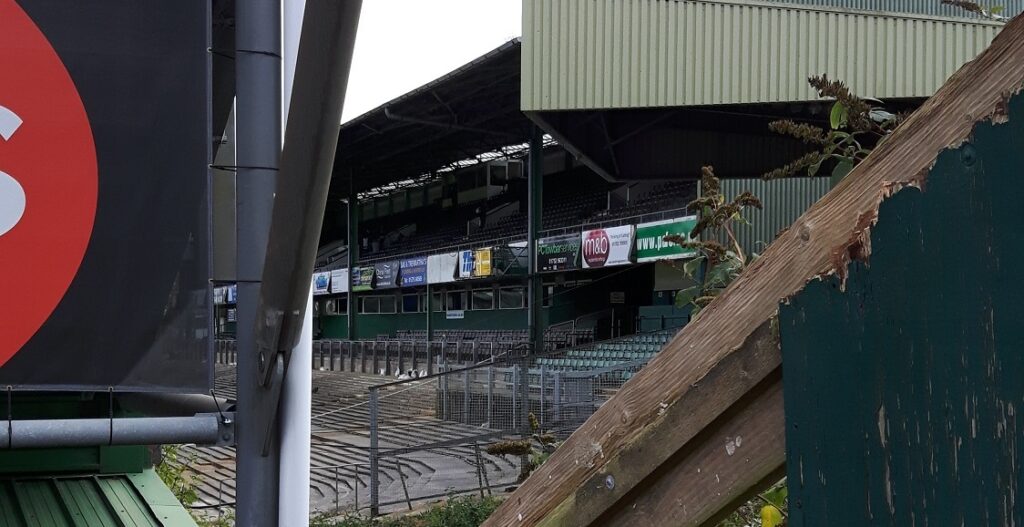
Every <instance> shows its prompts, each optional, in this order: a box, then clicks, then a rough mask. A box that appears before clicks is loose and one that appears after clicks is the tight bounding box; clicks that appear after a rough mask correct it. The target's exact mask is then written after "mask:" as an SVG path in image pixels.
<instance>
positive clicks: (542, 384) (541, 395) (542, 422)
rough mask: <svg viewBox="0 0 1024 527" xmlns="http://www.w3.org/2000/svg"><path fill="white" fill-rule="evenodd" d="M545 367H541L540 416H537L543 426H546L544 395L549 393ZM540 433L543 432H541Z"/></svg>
mask: <svg viewBox="0 0 1024 527" xmlns="http://www.w3.org/2000/svg"><path fill="white" fill-rule="evenodd" d="M544 381H545V379H544V365H541V367H540V412H539V413H540V415H539V416H537V419H538V421H539V422H540V424H541V426H542V427H543V426H544V393H545V392H546V391H547V384H546V383H545V382H544ZM540 432H543V431H542V430H540Z"/></svg>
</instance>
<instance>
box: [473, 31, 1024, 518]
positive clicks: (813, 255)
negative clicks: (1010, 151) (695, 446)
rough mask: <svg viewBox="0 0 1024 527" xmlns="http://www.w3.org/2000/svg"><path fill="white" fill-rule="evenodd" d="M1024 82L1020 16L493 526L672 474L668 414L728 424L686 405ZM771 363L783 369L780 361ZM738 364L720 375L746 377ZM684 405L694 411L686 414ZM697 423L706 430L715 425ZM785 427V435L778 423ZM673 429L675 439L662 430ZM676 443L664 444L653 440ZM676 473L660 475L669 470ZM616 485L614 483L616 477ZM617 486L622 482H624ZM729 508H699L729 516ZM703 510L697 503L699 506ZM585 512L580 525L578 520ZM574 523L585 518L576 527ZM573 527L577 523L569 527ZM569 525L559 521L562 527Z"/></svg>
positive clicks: (716, 402)
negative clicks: (597, 489)
mask: <svg viewBox="0 0 1024 527" xmlns="http://www.w3.org/2000/svg"><path fill="white" fill-rule="evenodd" d="M1022 83H1024V18H1020V17H1018V19H1016V20H1014V21H1012V22H1010V23H1009V24H1008V25H1007V26H1006V28H1004V29H1003V31H1002V32H1001V33H1000V34H999V36H997V37H996V38H995V40H994V41H993V42H992V45H991V46H990V47H989V48H988V49H987V50H986V51H985V52H983V53H982V54H981V55H979V57H978V58H976V59H975V60H974V61H972V62H970V63H968V64H966V65H965V66H964V67H963V68H961V69H960V71H958V72H957V73H956V74H954V75H953V77H951V78H950V80H949V81H947V83H946V84H945V85H944V86H943V87H942V89H940V90H939V92H938V93H937V94H936V95H935V96H934V97H932V98H931V99H929V100H928V102H926V103H925V104H924V105H923V106H922V107H921V109H919V110H918V111H917V112H915V114H914V115H913V116H911V117H910V118H909V119H908V120H907V122H906V123H904V125H903V126H901V127H900V128H899V130H897V131H896V132H894V134H893V135H892V136H891V137H890V138H889V139H888V140H887V141H885V142H884V143H883V144H882V145H880V146H879V147H878V148H877V149H876V151H875V152H874V153H873V154H872V155H871V156H870V157H869V158H868V159H866V160H865V161H864V162H862V163H861V164H860V165H858V166H857V168H856V169H854V171H853V172H852V173H851V174H850V175H849V176H848V177H847V178H846V179H845V180H844V181H843V182H842V183H841V184H840V185H838V186H837V187H836V188H835V189H833V191H832V192H830V193H829V194H827V195H826V196H825V197H824V198H822V199H821V200H820V201H819V202H818V203H816V204H815V205H814V206H813V207H811V208H810V209H809V210H808V211H807V212H806V213H805V214H804V215H803V216H801V217H800V218H799V219H798V220H797V221H796V222H795V223H794V224H793V226H791V227H790V229H789V230H787V231H786V232H785V233H783V234H782V236H780V237H779V239H778V240H776V241H775V242H774V243H772V245H771V246H769V248H768V249H767V251H765V253H764V255H762V257H761V258H759V259H758V260H757V261H756V262H755V263H754V264H752V265H751V266H750V268H748V269H747V270H746V272H744V273H743V275H742V276H741V277H740V278H738V279H737V280H736V281H735V282H734V283H733V284H732V286H731V287H730V288H729V289H728V290H727V291H726V292H725V293H723V294H722V295H721V296H720V297H719V298H718V299H717V300H716V301H715V302H714V303H712V304H711V305H710V306H709V307H708V308H707V309H706V310H705V311H704V312H703V313H702V314H701V316H700V317H699V318H698V319H697V320H696V321H694V322H693V323H691V324H689V325H688V326H687V327H686V328H685V329H684V330H683V331H681V332H680V333H679V334H678V335H676V337H675V338H674V339H673V341H672V342H671V343H669V345H668V346H667V347H666V349H665V350H664V351H662V352H661V353H659V354H658V356H656V357H655V358H654V360H652V361H651V363H650V364H649V365H648V366H647V367H646V368H644V369H643V370H642V371H641V372H640V373H639V374H638V375H637V376H635V377H634V378H633V379H631V380H630V381H629V382H627V383H626V385H625V386H624V387H623V389H622V390H621V391H620V392H619V393H618V394H616V395H615V396H614V397H612V399H611V400H609V401H608V402H607V403H606V404H605V405H603V406H602V407H601V408H600V409H599V410H598V411H597V412H596V413H595V414H594V415H593V416H592V417H591V418H590V419H589V420H588V421H587V422H586V423H584V425H583V426H582V427H581V428H580V429H579V430H577V431H576V433H574V434H573V435H572V436H570V438H569V439H568V440H567V441H566V442H565V443H564V444H563V445H562V447H561V448H559V449H558V451H556V452H555V454H554V455H552V457H551V458H550V459H549V460H548V461H547V462H546V463H544V465H542V466H541V467H540V468H539V469H538V470H537V471H536V472H535V473H534V474H533V476H531V477H530V478H529V479H528V480H527V481H526V482H525V483H524V484H523V485H522V486H521V487H520V488H519V489H518V490H516V492H515V493H513V494H512V496H510V498H509V499H508V500H506V501H505V502H504V503H503V504H502V506H501V507H499V509H498V510H497V511H496V512H495V513H494V514H493V515H492V516H491V518H490V519H488V521H487V522H486V523H485V525H486V526H489V527H494V526H499V525H538V524H545V523H546V524H549V525H560V524H576V525H582V524H594V523H596V520H597V519H598V518H599V517H600V515H601V514H603V512H604V511H606V510H608V509H610V508H612V507H614V506H617V504H616V501H618V500H617V499H613V498H609V497H607V496H605V498H606V499H604V500H595V499H590V500H589V502H587V501H586V494H585V493H586V492H587V490H588V483H589V487H594V485H593V484H594V483H595V482H598V481H602V480H603V479H604V478H605V476H606V475H607V474H606V471H608V470H609V468H610V467H611V468H614V467H622V466H625V464H624V463H623V462H622V461H623V454H624V453H626V452H630V451H636V450H642V449H645V448H649V449H650V451H651V452H652V453H654V455H651V456H650V457H648V458H641V459H636V460H635V463H634V464H633V465H631V466H630V469H631V475H630V477H626V478H622V479H623V480H624V483H623V485H622V487H625V488H621V489H620V486H619V485H618V484H617V485H616V489H617V490H616V491H615V492H616V494H620V495H622V494H625V493H628V492H630V491H631V490H632V489H633V487H635V486H637V485H638V484H640V483H641V482H642V481H643V476H644V475H647V474H651V473H652V472H654V471H656V470H659V468H660V470H671V469H672V464H671V463H670V461H669V460H670V459H671V455H665V452H668V451H672V453H674V452H676V451H678V450H679V449H681V448H683V447H684V446H685V445H686V443H687V442H688V441H690V440H691V439H692V438H693V436H694V434H695V431H694V430H692V429H691V427H687V426H684V425H685V424H686V423H687V422H688V420H687V419H685V418H682V417H680V418H677V419H675V420H666V419H665V415H675V416H686V415H691V414H692V415H695V416H696V415H697V414H701V415H705V414H707V413H709V412H710V413H714V414H716V415H715V416H714V417H717V416H718V415H721V414H722V413H723V412H725V411H726V410H728V409H729V408H730V407H731V406H732V405H733V404H734V403H735V402H736V399H732V398H730V397H728V396H726V397H722V398H720V399H715V398H712V399H711V400H703V399H701V400H703V401H704V402H703V403H702V407H694V406H690V405H692V404H694V403H693V402H692V400H691V399H687V398H686V397H685V395H686V394H687V393H689V392H691V391H692V390H693V389H694V386H699V385H700V382H701V381H702V380H703V379H704V378H705V377H707V376H708V375H709V374H710V373H711V372H713V371H716V367H718V365H720V364H723V363H724V362H725V361H726V359H728V358H729V357H730V356H731V355H741V356H742V355H743V354H745V353H748V352H749V350H750V349H751V347H750V346H746V347H745V346H744V343H745V342H747V341H748V339H749V338H750V336H751V334H752V333H753V332H754V331H755V329H756V328H760V327H762V325H763V324H764V323H765V321H768V320H770V319H771V317H773V316H774V315H775V314H776V312H777V310H778V304H779V302H780V301H782V300H784V299H785V298H787V297H789V296H791V295H793V294H794V293H796V292H798V291H800V290H801V289H802V288H803V286H804V284H805V283H806V282H807V281H808V280H811V279H813V278H815V277H817V276H821V275H828V274H832V273H835V274H837V275H839V276H840V277H844V276H845V274H846V265H847V264H848V263H849V262H850V261H851V260H852V259H866V258H868V256H869V255H870V243H869V241H868V236H867V234H868V231H869V229H870V228H871V226H872V225H873V223H874V221H875V218H876V215H877V212H878V206H879V203H880V202H881V201H882V200H884V199H885V198H886V197H888V196H890V195H891V194H893V193H894V192H896V191H898V190H899V189H901V188H903V187H905V186H919V187H921V186H923V185H924V183H925V181H924V180H925V178H926V175H927V172H928V169H929V168H930V167H931V165H932V164H933V163H934V161H935V158H936V156H937V155H938V154H939V152H940V151H942V150H943V149H945V148H947V147H949V146H955V145H958V144H960V143H961V142H963V141H964V140H965V139H966V138H968V137H969V135H970V133H971V130H972V128H973V127H974V124H975V123H976V122H978V121H980V120H984V119H989V118H991V119H994V120H997V121H998V120H1002V119H1005V111H1006V99H1007V97H1008V95H1009V94H1012V93H1016V92H1018V91H1020V88H1021V85H1022ZM775 360H778V359H777V358H776V359H775ZM740 363H742V361H741V360H740V361H736V362H734V363H733V366H732V367H731V368H726V369H720V370H717V371H718V374H721V375H725V376H728V375H729V374H733V375H734V378H735V379H737V381H740V380H742V379H743V377H742V375H743V371H742V370H741V369H739V368H738V367H737V365H738V364H740ZM687 401H690V402H689V404H687ZM700 421H701V419H699V418H694V419H692V420H690V421H689V422H690V424H691V425H692V424H696V425H697V427H698V429H699V428H703V427H704V426H706V424H707V423H700ZM778 426H779V427H782V426H783V423H782V422H781V421H780V422H779V423H778ZM661 427H670V428H673V429H674V430H675V433H674V434H673V433H669V432H666V431H659V428H661ZM654 437H659V438H668V439H666V441H667V444H663V445H656V444H654V443H651V442H650V441H651V438H654ZM665 463H669V465H668V466H666V467H662V465H663V464H665ZM611 475H613V476H615V474H611ZM617 479H618V478H617ZM726 503H728V500H727V499H725V498H722V499H720V500H718V501H714V500H712V502H711V503H706V504H702V505H701V506H708V507H712V508H714V507H716V506H717V507H719V508H720V507H721V506H724V505H725V504H726ZM695 506H696V505H695ZM576 514H578V515H579V516H575V515H576ZM577 517H578V519H577ZM570 518H572V523H567V522H569V519H570ZM559 522H562V523H559ZM650 522H651V524H652V525H661V524H669V523H671V524H677V522H676V521H675V518H653V519H652V520H651V521H650Z"/></svg>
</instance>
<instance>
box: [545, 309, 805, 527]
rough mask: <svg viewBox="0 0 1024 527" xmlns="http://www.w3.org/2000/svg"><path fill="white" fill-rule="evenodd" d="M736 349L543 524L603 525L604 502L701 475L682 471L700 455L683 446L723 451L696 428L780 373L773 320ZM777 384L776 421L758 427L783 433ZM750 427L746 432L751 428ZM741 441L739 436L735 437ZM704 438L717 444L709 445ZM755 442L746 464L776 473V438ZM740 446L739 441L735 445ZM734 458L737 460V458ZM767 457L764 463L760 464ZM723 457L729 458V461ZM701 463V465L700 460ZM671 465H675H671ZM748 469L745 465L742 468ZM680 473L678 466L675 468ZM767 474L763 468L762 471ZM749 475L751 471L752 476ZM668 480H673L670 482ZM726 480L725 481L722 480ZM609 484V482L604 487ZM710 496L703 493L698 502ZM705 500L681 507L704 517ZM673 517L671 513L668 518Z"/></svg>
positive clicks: (741, 409)
mask: <svg viewBox="0 0 1024 527" xmlns="http://www.w3.org/2000/svg"><path fill="white" fill-rule="evenodd" d="M738 351H739V353H734V354H731V355H729V356H728V357H726V358H725V359H724V360H722V361H721V362H720V363H718V364H716V365H715V367H714V368H713V369H712V370H711V371H710V372H708V374H707V375H706V376H704V378H702V379H701V380H700V382H697V383H695V384H694V385H693V386H691V388H690V389H689V390H687V392H686V393H685V394H684V395H683V396H682V397H681V399H680V401H679V402H678V403H677V404H674V405H672V406H668V405H665V406H664V408H663V409H662V411H660V412H659V415H658V419H659V421H660V423H659V426H655V427H649V428H648V429H646V430H645V431H644V433H643V434H642V435H640V436H638V437H636V438H634V440H633V441H632V442H630V443H629V444H628V445H626V446H625V447H624V448H623V450H622V453H621V454H620V455H619V456H617V457H616V458H615V459H612V460H610V461H609V462H608V464H607V465H606V466H605V467H604V469H603V470H601V471H600V472H598V473H597V474H595V475H594V476H592V477H591V478H590V479H589V480H588V481H587V482H586V483H584V484H583V485H582V486H581V487H580V488H579V490H578V491H577V492H576V494H575V496H574V498H573V499H572V500H571V501H569V502H566V503H563V505H562V506H561V507H560V508H559V509H558V510H556V511H555V512H553V513H552V514H550V515H548V516H547V517H546V518H545V519H544V521H543V522H541V525H545V526H552V527H555V526H558V527H563V526H564V527H569V526H583V525H590V524H591V523H595V522H597V524H598V525H605V524H606V523H607V521H606V520H603V519H602V520H600V521H597V520H598V519H599V517H600V516H601V515H602V514H604V513H605V511H606V509H608V508H609V506H610V505H612V504H615V503H617V502H620V501H623V500H624V499H625V500H624V501H623V503H622V505H623V506H625V507H632V506H633V505H634V504H636V502H637V501H638V498H636V496H635V495H636V493H637V491H639V490H642V489H648V488H650V487H651V486H655V487H657V486H659V485H660V484H661V483H662V482H663V481H669V482H674V481H676V480H678V479H686V478H691V479H693V480H694V481H697V480H698V479H699V478H697V476H699V475H700V474H699V473H687V471H688V470H689V469H690V468H692V466H691V465H692V464H693V463H694V462H696V463H698V464H699V463H700V462H701V461H700V460H699V459H697V460H690V462H689V463H687V462H684V460H683V459H682V458H684V457H687V456H688V453H687V451H690V452H693V451H705V450H706V449H707V448H715V447H720V448H721V449H722V452H723V453H724V452H725V450H724V449H725V441H724V440H722V441H719V440H718V439H719V438H718V437H713V436H709V435H708V434H704V435H701V434H702V432H701V431H702V430H709V429H711V428H715V426H714V422H715V421H716V420H717V419H719V417H720V416H721V414H722V412H721V411H719V408H722V407H723V406H724V407H733V408H735V410H734V411H733V413H734V414H744V413H745V407H747V406H749V405H750V404H751V402H752V401H751V398H750V397H745V396H746V395H747V394H748V393H749V392H750V391H751V390H754V389H755V387H756V386H757V385H759V384H763V383H765V382H769V381H767V380H766V379H767V378H768V377H769V376H771V375H772V374H773V372H774V374H775V377H778V371H779V367H780V366H781V364H782V356H781V354H780V353H779V347H778V342H777V340H776V339H775V338H774V337H773V336H772V330H771V322H769V321H766V322H764V323H763V324H761V326H759V327H758V329H757V330H756V331H755V332H754V333H752V334H751V335H750V338H748V339H747V341H746V342H744V344H743V346H741V348H740V350H738ZM772 382H773V383H776V384H778V385H779V390H778V391H779V392H780V395H779V400H778V403H779V405H778V406H779V408H778V415H777V418H778V421H777V422H776V423H772V424H765V423H762V424H764V426H759V427H758V428H759V429H764V428H767V429H771V428H772V427H776V428H778V429H779V430H778V431H779V433H780V434H779V435H781V431H782V428H781V427H780V426H778V425H779V423H781V422H782V420H781V419H782V411H781V408H782V397H781V382H780V381H779V380H778V379H775V380H774V381H772ZM753 433H754V432H753V431H751V432H750V434H753ZM742 441H743V440H742V439H741V442H742ZM709 443H713V444H714V445H715V446H714V447H710V446H709ZM680 444H686V445H687V448H683V449H682V450H681V449H680V448H679V445H680ZM751 444H752V445H757V450H756V451H753V450H752V449H750V448H748V449H747V450H748V451H751V452H752V453H753V454H756V457H757V459H756V460H754V461H753V462H752V463H750V465H752V466H758V467H760V466H763V465H766V464H767V465H770V466H768V467H766V470H767V471H769V472H770V471H774V470H777V469H778V468H779V466H781V465H782V463H783V462H784V458H785V445H784V443H783V442H782V441H774V442H772V443H763V442H762V443H757V442H755V443H748V445H751ZM741 447H742V445H741ZM738 460H739V458H737V459H736V461H738ZM766 460H767V462H766ZM729 461H732V460H731V459H730V460H729ZM663 465H673V466H674V467H673V469H672V470H669V471H666V472H667V473H666V474H659V475H657V476H661V477H660V479H659V477H657V476H656V475H655V474H654V473H655V472H657V471H658V467H659V466H663ZM698 466H699V465H698ZM675 467H678V469H676V468H675ZM747 468H748V469H749V468H750V466H748V467H747ZM680 471H681V472H680ZM766 473H767V472H766ZM750 475H755V474H750ZM609 476H611V478H612V480H610V481H612V482H613V484H612V485H609V484H608V483H609V480H608V477H609ZM763 477H764V474H763V473H758V474H756V478H755V479H754V480H753V481H752V482H751V485H752V484H753V483H756V482H758V481H760V480H761V479H762V478H763ZM670 484H671V483H670ZM726 486H729V487H730V488H731V486H730V485H729V483H728V482H727V483H726ZM726 486H718V487H717V490H716V492H715V493H714V494H713V495H710V496H707V498H712V499H719V498H721V496H722V494H721V490H723V489H724V488H725V487H726ZM609 487H610V488H609ZM749 488H750V486H748V487H746V488H742V489H731V490H730V492H728V493H727V494H740V493H745V492H746V491H747V490H749ZM707 501H708V500H707V499H705V500H704V502H707ZM705 508H706V506H704V504H703V503H702V504H690V505H689V506H687V509H688V513H690V514H695V516H694V517H701V518H706V517H707V516H706V515H705V514H700V513H699V512H698V511H700V510H703V509H705ZM678 519H679V516H678V515H676V516H673V521H676V520H678ZM673 525H699V522H698V523H692V524H691V523H685V524H684V523H674V524H673Z"/></svg>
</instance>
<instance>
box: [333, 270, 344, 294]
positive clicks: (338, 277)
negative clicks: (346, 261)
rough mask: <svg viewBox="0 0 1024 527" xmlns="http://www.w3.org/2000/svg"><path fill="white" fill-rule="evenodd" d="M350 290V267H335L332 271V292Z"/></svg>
mask: <svg viewBox="0 0 1024 527" xmlns="http://www.w3.org/2000/svg"><path fill="white" fill-rule="evenodd" d="M347 292H348V269H335V270H333V271H331V293H332V294H334V293H347Z"/></svg>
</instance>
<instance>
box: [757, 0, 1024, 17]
mask: <svg viewBox="0 0 1024 527" xmlns="http://www.w3.org/2000/svg"><path fill="white" fill-rule="evenodd" d="M767 1H769V2H780V3H787V4H800V5H811V6H820V7H837V8H842V9H861V10H864V11H887V12H893V13H913V14H918V15H930V16H948V17H962V18H977V17H978V15H975V14H973V13H970V12H968V11H965V10H964V9H961V8H959V7H956V6H952V5H948V4H943V3H942V2H941V0H767ZM981 3H982V4H984V5H986V6H989V5H999V6H1002V7H1003V12H1002V13H1001V14H1002V15H1005V16H1010V17H1012V16H1015V15H1017V14H1019V13H1020V12H1021V11H1024V0H997V1H995V2H985V1H982V2H981Z"/></svg>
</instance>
